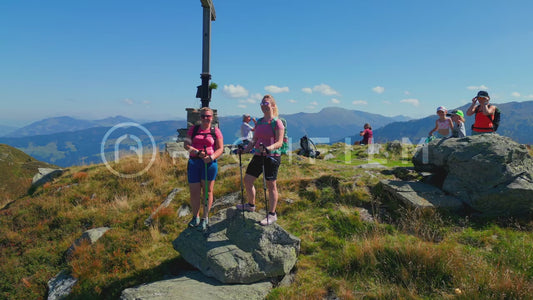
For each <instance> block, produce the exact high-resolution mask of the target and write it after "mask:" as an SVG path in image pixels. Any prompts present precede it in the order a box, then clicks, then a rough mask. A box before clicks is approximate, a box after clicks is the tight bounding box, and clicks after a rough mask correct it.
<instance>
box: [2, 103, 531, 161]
mask: <svg viewBox="0 0 533 300" xmlns="http://www.w3.org/2000/svg"><path fill="white" fill-rule="evenodd" d="M498 106H499V107H500V109H501V110H502V121H501V125H500V129H499V131H498V132H499V133H500V134H501V135H506V136H509V137H511V138H512V139H513V140H515V141H517V142H520V143H523V144H531V143H533V135H532V134H531V133H532V131H533V126H532V125H533V117H531V116H530V113H531V112H533V101H528V102H510V103H503V104H498ZM467 107H468V105H465V106H463V107H460V109H462V110H463V111H466V108H467ZM282 117H284V118H285V119H286V120H287V123H288V132H289V137H290V138H291V139H292V144H293V148H294V149H298V148H299V140H300V138H301V137H302V136H304V135H307V136H308V137H310V138H312V139H313V140H315V141H318V142H320V143H334V142H344V141H345V140H346V139H347V138H348V139H349V142H350V143H353V142H354V141H357V140H360V139H361V137H360V136H359V135H358V133H359V131H360V130H362V129H363V125H364V124H365V123H370V124H371V126H372V127H373V129H374V138H375V141H376V142H378V143H383V142H387V141H392V140H402V138H403V137H405V138H408V139H409V140H410V141H411V143H414V144H417V143H418V142H419V141H420V140H421V139H425V138H426V137H427V134H428V132H429V131H430V130H431V129H432V128H433V126H434V125H435V120H436V118H437V115H436V114H435V115H434V116H428V117H426V118H422V119H417V120H409V119H408V118H407V117H404V116H397V117H385V116H382V115H378V114H372V113H367V112H362V111H357V110H347V109H343V108H339V107H329V108H324V109H323V110H321V111H320V112H318V113H297V114H291V115H282ZM473 118H474V117H466V126H467V133H468V134H470V130H469V128H470V125H471V123H472V120H473ZM60 120H62V122H64V123H61V124H71V125H65V126H72V124H73V123H78V125H77V126H81V125H80V124H79V123H83V122H81V121H80V120H76V119H73V118H68V117H62V118H61V119H60ZM104 120H106V121H107V122H109V123H107V125H102V126H100V127H94V123H92V124H93V126H91V128H85V129H82V130H75V131H74V130H70V131H67V130H66V129H65V127H62V126H60V125H58V124H59V123H60V122H59V121H58V119H57V118H53V119H46V120H42V121H39V122H35V123H33V124H35V126H33V127H32V126H31V125H29V126H27V128H26V129H25V130H26V131H25V132H28V133H29V132H39V131H38V130H37V128H41V129H45V128H46V130H50V131H51V130H62V132H59V133H52V134H46V135H42V134H41V135H34V136H24V137H0V143H3V144H8V145H10V146H13V147H16V148H18V149H20V150H22V151H24V152H25V153H27V154H29V155H31V156H33V157H34V158H36V159H38V160H41V161H45V162H48V163H51V164H55V165H58V166H61V167H67V166H71V165H81V164H91V163H101V162H102V158H101V156H100V151H101V144H102V140H103V138H104V136H105V135H106V133H107V132H108V131H109V130H110V127H111V126H112V125H115V123H116V122H131V121H132V120H131V119H128V118H125V117H116V118H113V119H110V118H108V119H103V120H98V121H87V123H84V124H85V125H83V126H90V124H89V123H90V122H104ZM48 122H49V123H51V124H56V125H55V126H52V125H47V123H48ZM241 122H242V117H241V116H226V117H219V123H220V128H221V130H222V134H223V135H224V143H225V144H232V143H234V142H236V141H238V137H239V131H240V125H241ZM100 124H105V123H100ZM143 126H144V127H145V128H146V129H147V130H148V131H149V132H150V134H151V135H152V136H153V138H154V142H155V143H156V145H157V147H158V148H159V149H160V150H163V149H164V145H165V143H167V142H172V141H175V139H176V137H177V132H176V129H178V128H184V127H186V121H185V120H176V121H160V122H151V123H146V124H143ZM52 128H55V129H52ZM61 128H63V129H61ZM67 128H70V129H71V128H72V127H67ZM21 132H22V131H21ZM139 138H140V140H139V143H140V144H142V145H148V144H150V143H151V140H150V138H149V137H148V136H145V137H142V136H139ZM319 138H320V139H319ZM112 150H113V149H112V147H110V146H106V147H105V151H106V152H107V151H112Z"/></svg>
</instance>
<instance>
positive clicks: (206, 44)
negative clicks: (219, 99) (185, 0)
mask: <svg viewBox="0 0 533 300" xmlns="http://www.w3.org/2000/svg"><path fill="white" fill-rule="evenodd" d="M200 2H201V3H202V7H203V9H204V18H203V32H202V74H200V78H201V79H202V85H200V86H198V87H197V88H198V90H197V91H196V98H200V100H201V101H202V106H201V107H209V102H210V101H211V89H209V80H211V74H209V64H210V61H209V60H210V56H211V21H214V20H215V19H216V13H215V6H214V5H213V1H212V0H200Z"/></svg>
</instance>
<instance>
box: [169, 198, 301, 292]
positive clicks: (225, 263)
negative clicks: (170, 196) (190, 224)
mask: <svg viewBox="0 0 533 300" xmlns="http://www.w3.org/2000/svg"><path fill="white" fill-rule="evenodd" d="M262 218H264V215H261V214H258V213H250V212H246V217H245V219H244V220H243V216H242V212H241V211H237V210H236V209H235V208H228V209H224V210H221V211H220V212H219V213H218V214H217V215H216V216H214V217H212V218H211V219H210V220H209V221H210V227H209V228H208V230H206V232H201V231H199V230H198V229H196V228H187V229H185V230H184V231H183V232H182V233H181V234H180V235H179V237H178V238H177V239H176V240H174V242H173V243H172V244H173V246H174V249H176V250H177V251H178V252H179V253H180V254H181V256H182V257H183V258H184V259H185V260H186V261H187V262H189V263H190V264H191V265H193V266H195V267H196V268H198V269H199V270H200V271H201V272H202V273H204V274H205V275H207V276H210V277H214V278H216V279H218V280H219V281H220V282H223V283H252V282H258V281H262V280H265V279H268V278H271V277H277V276H282V275H285V274H288V273H289V272H290V270H291V269H292V268H293V267H294V265H295V264H296V260H297V256H298V253H299V251H300V239H298V238H297V237H295V236H293V235H291V234H289V233H287V232H286V231H285V230H284V229H283V228H282V227H281V226H279V225H278V224H272V225H270V226H261V225H260V224H258V222H259V221H260V220H261V219H262Z"/></svg>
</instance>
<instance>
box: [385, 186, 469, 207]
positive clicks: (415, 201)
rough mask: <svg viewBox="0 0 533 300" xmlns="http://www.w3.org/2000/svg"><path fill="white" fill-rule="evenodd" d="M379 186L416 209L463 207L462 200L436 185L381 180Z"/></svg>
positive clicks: (397, 199)
mask: <svg viewBox="0 0 533 300" xmlns="http://www.w3.org/2000/svg"><path fill="white" fill-rule="evenodd" d="M379 186H381V188H382V189H383V192H384V193H386V194H388V195H389V198H392V199H394V200H396V201H399V202H401V203H403V204H404V205H406V206H408V207H412V208H416V209H425V208H436V209H441V208H442V209H446V210H449V211H459V210H462V209H463V202H461V201H460V200H459V199H457V198H455V197H453V196H450V195H446V194H445V193H444V192H443V191H441V190H440V189H438V188H437V187H435V186H433V185H429V184H425V183H423V182H416V181H398V180H381V181H380V183H379Z"/></svg>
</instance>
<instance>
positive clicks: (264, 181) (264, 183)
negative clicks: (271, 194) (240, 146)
mask: <svg viewBox="0 0 533 300" xmlns="http://www.w3.org/2000/svg"><path fill="white" fill-rule="evenodd" d="M259 146H260V147H263V151H262V152H261V156H262V157H263V191H264V193H265V207H266V208H265V209H266V219H267V225H268V224H269V223H270V222H269V221H268V200H267V188H266V177H265V157H266V153H263V152H267V151H268V150H267V149H266V147H265V145H263V143H261V144H259Z"/></svg>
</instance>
